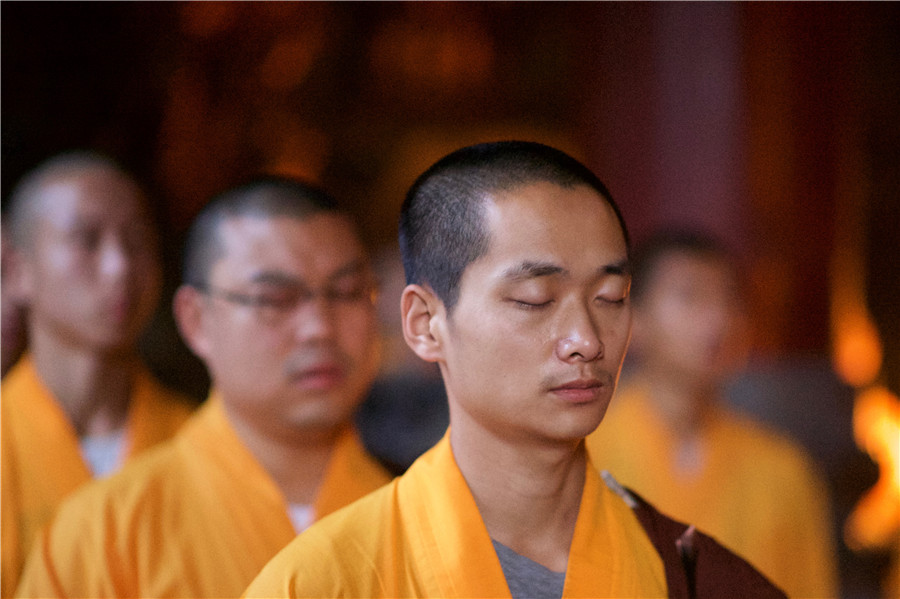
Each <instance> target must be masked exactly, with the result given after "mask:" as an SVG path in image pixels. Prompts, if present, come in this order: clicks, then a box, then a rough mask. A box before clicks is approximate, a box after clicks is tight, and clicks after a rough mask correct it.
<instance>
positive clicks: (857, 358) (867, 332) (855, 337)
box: [833, 309, 883, 388]
mask: <svg viewBox="0 0 900 599" xmlns="http://www.w3.org/2000/svg"><path fill="white" fill-rule="evenodd" d="M833 326H834V367H835V370H836V371H837V373H838V374H839V375H840V376H841V378H843V379H844V380H845V381H846V382H848V383H849V384H851V385H853V386H854V387H857V388H860V387H865V386H867V385H870V384H871V383H872V382H874V381H875V379H876V378H877V377H878V373H879V372H880V371H881V361H882V352H883V350H882V346H881V340H880V339H879V337H878V331H877V330H876V328H875V325H873V324H872V320H871V319H870V318H869V316H868V315H867V314H865V313H863V312H862V311H861V310H853V309H847V310H845V311H844V312H843V313H841V314H837V316H836V318H835V322H834V325H833Z"/></svg>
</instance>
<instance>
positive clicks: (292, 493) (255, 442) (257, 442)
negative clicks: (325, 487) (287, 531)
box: [223, 400, 344, 505]
mask: <svg viewBox="0 0 900 599" xmlns="http://www.w3.org/2000/svg"><path fill="white" fill-rule="evenodd" d="M223 405H224V407H225V412H226V414H227V415H228V420H229V421H230V422H231V424H232V426H233V427H234V429H235V431H236V432H237V434H238V437H240V439H241V441H243V443H244V445H245V446H246V447H247V449H248V450H249V451H250V453H252V454H253V456H254V457H255V458H256V459H257V461H259V463H260V464H261V465H262V467H263V468H264V469H265V470H266V472H268V474H269V476H271V477H272V480H274V481H275V484H276V485H278V488H279V489H280V490H281V492H282V494H283V495H284V498H285V500H286V501H287V502H288V503H299V504H306V505H312V504H314V503H315V501H316V497H317V495H318V492H319V487H320V485H321V484H322V480H323V479H324V478H325V472H326V470H327V468H328V463H329V461H330V460H331V456H332V454H333V453H334V450H335V448H336V447H337V444H338V442H339V441H340V438H341V436H342V434H343V432H344V431H343V430H337V431H333V432H331V433H329V434H315V435H306V434H304V433H303V432H293V433H292V434H289V435H282V436H279V435H273V434H272V433H271V432H270V431H267V430H262V429H261V428H257V427H254V426H253V424H252V423H250V422H248V421H247V419H244V418H242V417H241V415H240V414H239V413H237V411H235V410H232V409H229V402H228V401H227V400H226V401H223Z"/></svg>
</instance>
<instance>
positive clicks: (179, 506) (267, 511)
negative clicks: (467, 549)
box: [17, 394, 390, 597]
mask: <svg viewBox="0 0 900 599" xmlns="http://www.w3.org/2000/svg"><path fill="white" fill-rule="evenodd" d="M389 481H390V477H389V475H388V474H387V473H386V472H385V471H384V469H382V467H381V466H380V465H379V464H378V463H377V462H376V461H375V460H374V458H372V457H370V456H369V455H368V454H367V453H366V452H365V450H364V449H363V447H362V445H361V443H360V441H359V439H358V437H357V435H356V434H355V433H354V432H352V431H348V432H347V433H346V434H344V435H343V436H342V437H341V440H340V441H339V443H338V446H337V448H336V449H335V451H334V453H333V455H332V458H331V459H330V461H329V465H328V468H327V471H326V473H325V476H324V479H323V481H322V484H321V488H320V490H319V492H318V496H317V498H316V501H315V505H314V506H313V507H314V510H315V514H316V516H317V517H321V516H324V515H325V514H328V513H330V512H332V511H334V510H336V509H338V508H340V507H343V506H344V505H346V504H348V503H350V502H351V501H353V500H355V499H357V498H359V497H362V496H363V495H365V494H366V493H369V492H370V491H372V490H374V489H376V488H378V487H380V486H382V485H384V484H386V483H387V482H389ZM295 536H296V533H295V531H294V527H293V524H292V523H291V521H290V519H289V516H288V506H287V503H286V501H285V499H284V496H283V495H282V493H281V490H280V489H279V488H278V486H277V485H276V484H275V482H274V481H273V480H272V478H271V477H270V476H269V474H268V473H267V472H266V471H265V470H264V469H263V467H262V466H261V465H260V464H259V462H258V461H257V460H256V458H255V457H254V456H253V455H252V454H251V453H250V451H249V450H248V449H247V448H246V447H245V446H244V444H243V443H242V442H241V441H240V439H239V438H238V436H237V434H236V433H235V432H234V429H233V428H232V426H231V425H230V424H229V422H228V420H227V417H226V414H225V411H224V409H223V407H222V403H221V400H220V398H218V397H217V396H216V395H215V394H213V395H212V396H211V397H210V398H209V399H208V400H207V402H206V404H205V405H204V406H203V407H202V408H201V409H200V411H199V412H198V413H197V415H196V416H195V417H194V418H193V419H192V420H191V421H190V422H189V423H188V424H187V425H186V426H185V427H184V429H183V430H182V431H181V433H179V434H178V435H177V436H176V437H175V438H174V439H173V440H172V441H170V442H169V443H166V444H164V445H162V446H160V447H159V448H157V449H155V450H154V451H152V452H148V453H147V454H146V455H144V456H142V458H141V459H139V460H136V461H135V462H134V463H132V464H130V465H129V466H128V467H127V468H124V469H123V470H122V471H121V472H119V473H118V474H117V475H115V476H113V477H110V478H109V479H106V480H102V481H98V482H97V483H94V484H92V485H89V486H86V487H85V488H83V489H82V490H80V491H79V492H78V493H76V494H75V495H73V496H72V497H71V498H70V499H69V500H67V501H66V502H65V503H64V504H63V505H62V506H60V508H59V511H58V513H57V516H56V518H54V520H53V521H52V523H51V524H50V526H49V527H47V528H46V529H45V532H44V534H43V535H41V537H40V538H39V540H38V542H37V546H36V547H35V550H34V551H33V552H32V553H31V555H30V556H29V561H28V563H27V565H26V567H25V572H24V573H23V575H22V582H21V585H20V586H19V589H18V591H17V593H18V595H19V596H27V597H35V596H41V597H51V596H52V597H237V596H239V595H240V593H241V592H242V591H243V590H244V588H246V586H247V585H248V584H249V583H250V581H251V580H252V579H253V577H254V576H255V575H256V574H257V573H258V572H259V570H260V569H261V568H262V567H263V566H264V565H265V564H266V562H267V561H268V560H269V559H271V558H272V556H274V555H275V554H276V553H277V552H278V550H279V549H281V548H282V547H284V546H285V545H286V544H287V543H289V542H290V541H291V539H293V538H294V537H295Z"/></svg>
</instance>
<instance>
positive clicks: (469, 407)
mask: <svg viewBox="0 0 900 599" xmlns="http://www.w3.org/2000/svg"><path fill="white" fill-rule="evenodd" d="M486 218H487V224H488V229H489V231H490V244H489V249H488V252H487V254H486V255H484V256H482V257H481V258H479V259H478V260H476V261H475V262H473V263H472V264H470V265H469V266H468V267H467V268H466V270H465V271H464V273H463V275H462V279H461V285H460V297H459V301H458V303H457V304H456V306H455V307H454V309H453V312H452V313H451V314H448V313H447V312H446V310H445V308H444V306H443V304H442V303H441V302H440V300H438V299H437V298H436V297H435V296H434V295H433V294H432V293H431V292H430V291H429V290H428V289H427V288H425V287H421V286H417V285H411V286H408V287H407V288H406V290H405V291H404V295H403V299H402V311H403V315H404V333H405V335H406V339H407V343H409V345H410V347H412V348H413V350H414V351H416V353H417V354H418V355H419V356H420V357H421V358H423V359H425V360H428V361H434V362H437V363H438V365H439V366H440V369H441V372H442V374H443V377H444V381H445V384H446V387H447V395H448V400H449V404H450V421H451V438H450V440H451V445H452V447H453V451H454V455H455V457H456V459H457V462H458V464H459V467H460V470H461V471H462V472H463V475H464V476H465V478H466V481H467V482H468V483H469V486H470V487H471V488H472V492H473V495H474V496H475V499H476V503H478V506H479V510H480V511H481V514H482V517H483V518H484V520H485V524H486V525H487V527H488V531H489V532H490V533H491V536H492V537H493V538H495V539H496V540H498V541H500V542H502V543H504V544H506V545H508V546H509V547H511V548H513V549H514V550H516V551H518V552H519V553H520V554H522V555H526V556H528V557H530V558H532V559H534V560H535V561H538V562H539V563H542V564H544V565H545V566H547V567H549V568H551V569H554V570H557V571H564V570H565V564H566V561H567V559H568V547H569V545H570V543H571V538H572V537H571V535H572V532H573V530H574V524H575V519H576V517H577V513H578V505H579V501H580V497H581V489H582V486H583V483H584V467H585V456H584V448H583V438H584V437H585V436H586V435H587V434H588V433H590V432H591V431H592V430H594V429H595V428H596V427H597V425H598V424H599V423H600V421H601V420H602V418H603V415H604V413H605V412H606V408H607V406H608V405H609V400H610V398H611V397H612V394H613V391H614V389H615V384H616V381H617V378H618V374H619V371H620V369H621V365H622V359H623V357H624V354H625V349H626V347H627V345H628V340H629V336H630V329H631V308H630V304H629V301H628V297H627V296H628V289H629V285H630V277H629V276H628V274H627V250H626V245H625V239H624V236H623V234H622V231H621V228H620V227H619V225H618V221H617V219H616V217H615V214H614V212H613V210H612V208H611V207H610V206H609V204H607V203H606V202H605V201H604V200H603V198H601V197H600V196H599V195H598V194H597V193H596V192H595V191H593V190H592V189H590V188H588V187H586V186H576V187H573V188H563V187H559V186H557V185H554V184H551V183H546V182H540V183H534V184H529V185H524V186H521V187H517V188H514V189H512V190H508V191H504V192H499V193H496V194H494V195H493V196H492V197H491V198H490V200H489V201H488V206H487V217H486Z"/></svg>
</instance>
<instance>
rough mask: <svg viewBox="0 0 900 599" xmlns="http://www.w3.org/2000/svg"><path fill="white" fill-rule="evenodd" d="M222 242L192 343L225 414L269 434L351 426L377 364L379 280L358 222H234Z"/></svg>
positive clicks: (325, 216) (333, 217) (330, 218)
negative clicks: (376, 288) (356, 228)
mask: <svg viewBox="0 0 900 599" xmlns="http://www.w3.org/2000/svg"><path fill="white" fill-rule="evenodd" d="M218 239H219V243H220V245H221V255H220V257H219V258H218V260H217V261H216V262H215V264H214V266H213V267H212V269H211V271H210V274H209V278H208V287H209V289H210V291H209V292H207V293H203V294H201V295H202V297H199V298H198V299H199V301H200V302H201V304H200V305H201V310H202V317H201V335H202V338H201V340H200V343H199V344H197V343H195V344H193V346H194V348H195V349H199V352H198V353H200V357H201V358H202V359H203V360H204V361H205V362H206V365H207V367H208V368H209V371H210V375H211V378H212V382H213V387H214V388H215V389H216V390H217V391H218V392H219V393H220V394H221V395H222V398H223V401H224V402H225V404H226V408H227V409H228V410H229V411H230V412H231V413H232V414H235V415H237V416H238V417H239V418H240V419H241V420H242V421H244V422H246V423H251V424H252V425H253V426H254V427H255V428H257V429H258V430H263V431H266V432H267V434H271V435H278V434H284V435H287V436H294V437H296V433H297V432H298V431H304V432H324V433H329V434H330V433H331V432H333V431H334V430H335V429H336V428H337V427H339V426H343V425H345V424H346V423H347V421H348V420H349V419H350V418H351V416H352V414H353V411H354V410H355V408H356V407H357V405H358V404H359V402H360V400H361V399H362V397H363V396H364V394H365V392H366V390H367V389H368V388H369V386H370V384H371V382H372V380H373V378H374V375H375V372H376V368H377V363H378V344H377V333H376V331H377V326H376V318H375V308H374V304H373V291H374V284H373V277H372V273H371V270H370V266H369V263H368V261H367V260H366V256H365V253H364V250H363V247H362V245H361V243H360V241H359V239H358V238H357V236H356V234H355V231H354V229H353V227H352V225H351V224H350V223H349V221H348V220H347V219H346V218H345V217H343V216H340V215H337V214H331V213H322V214H317V215H314V216H312V217H310V218H308V219H306V220H302V221H301V220H298V219H296V218H288V217H275V218H262V217H238V218H231V219H228V220H226V221H225V222H224V223H223V224H222V225H221V226H220V229H219V235H218ZM242 298H243V299H242ZM248 298H249V299H248ZM291 298H293V299H291ZM298 298H299V301H298Z"/></svg>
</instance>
